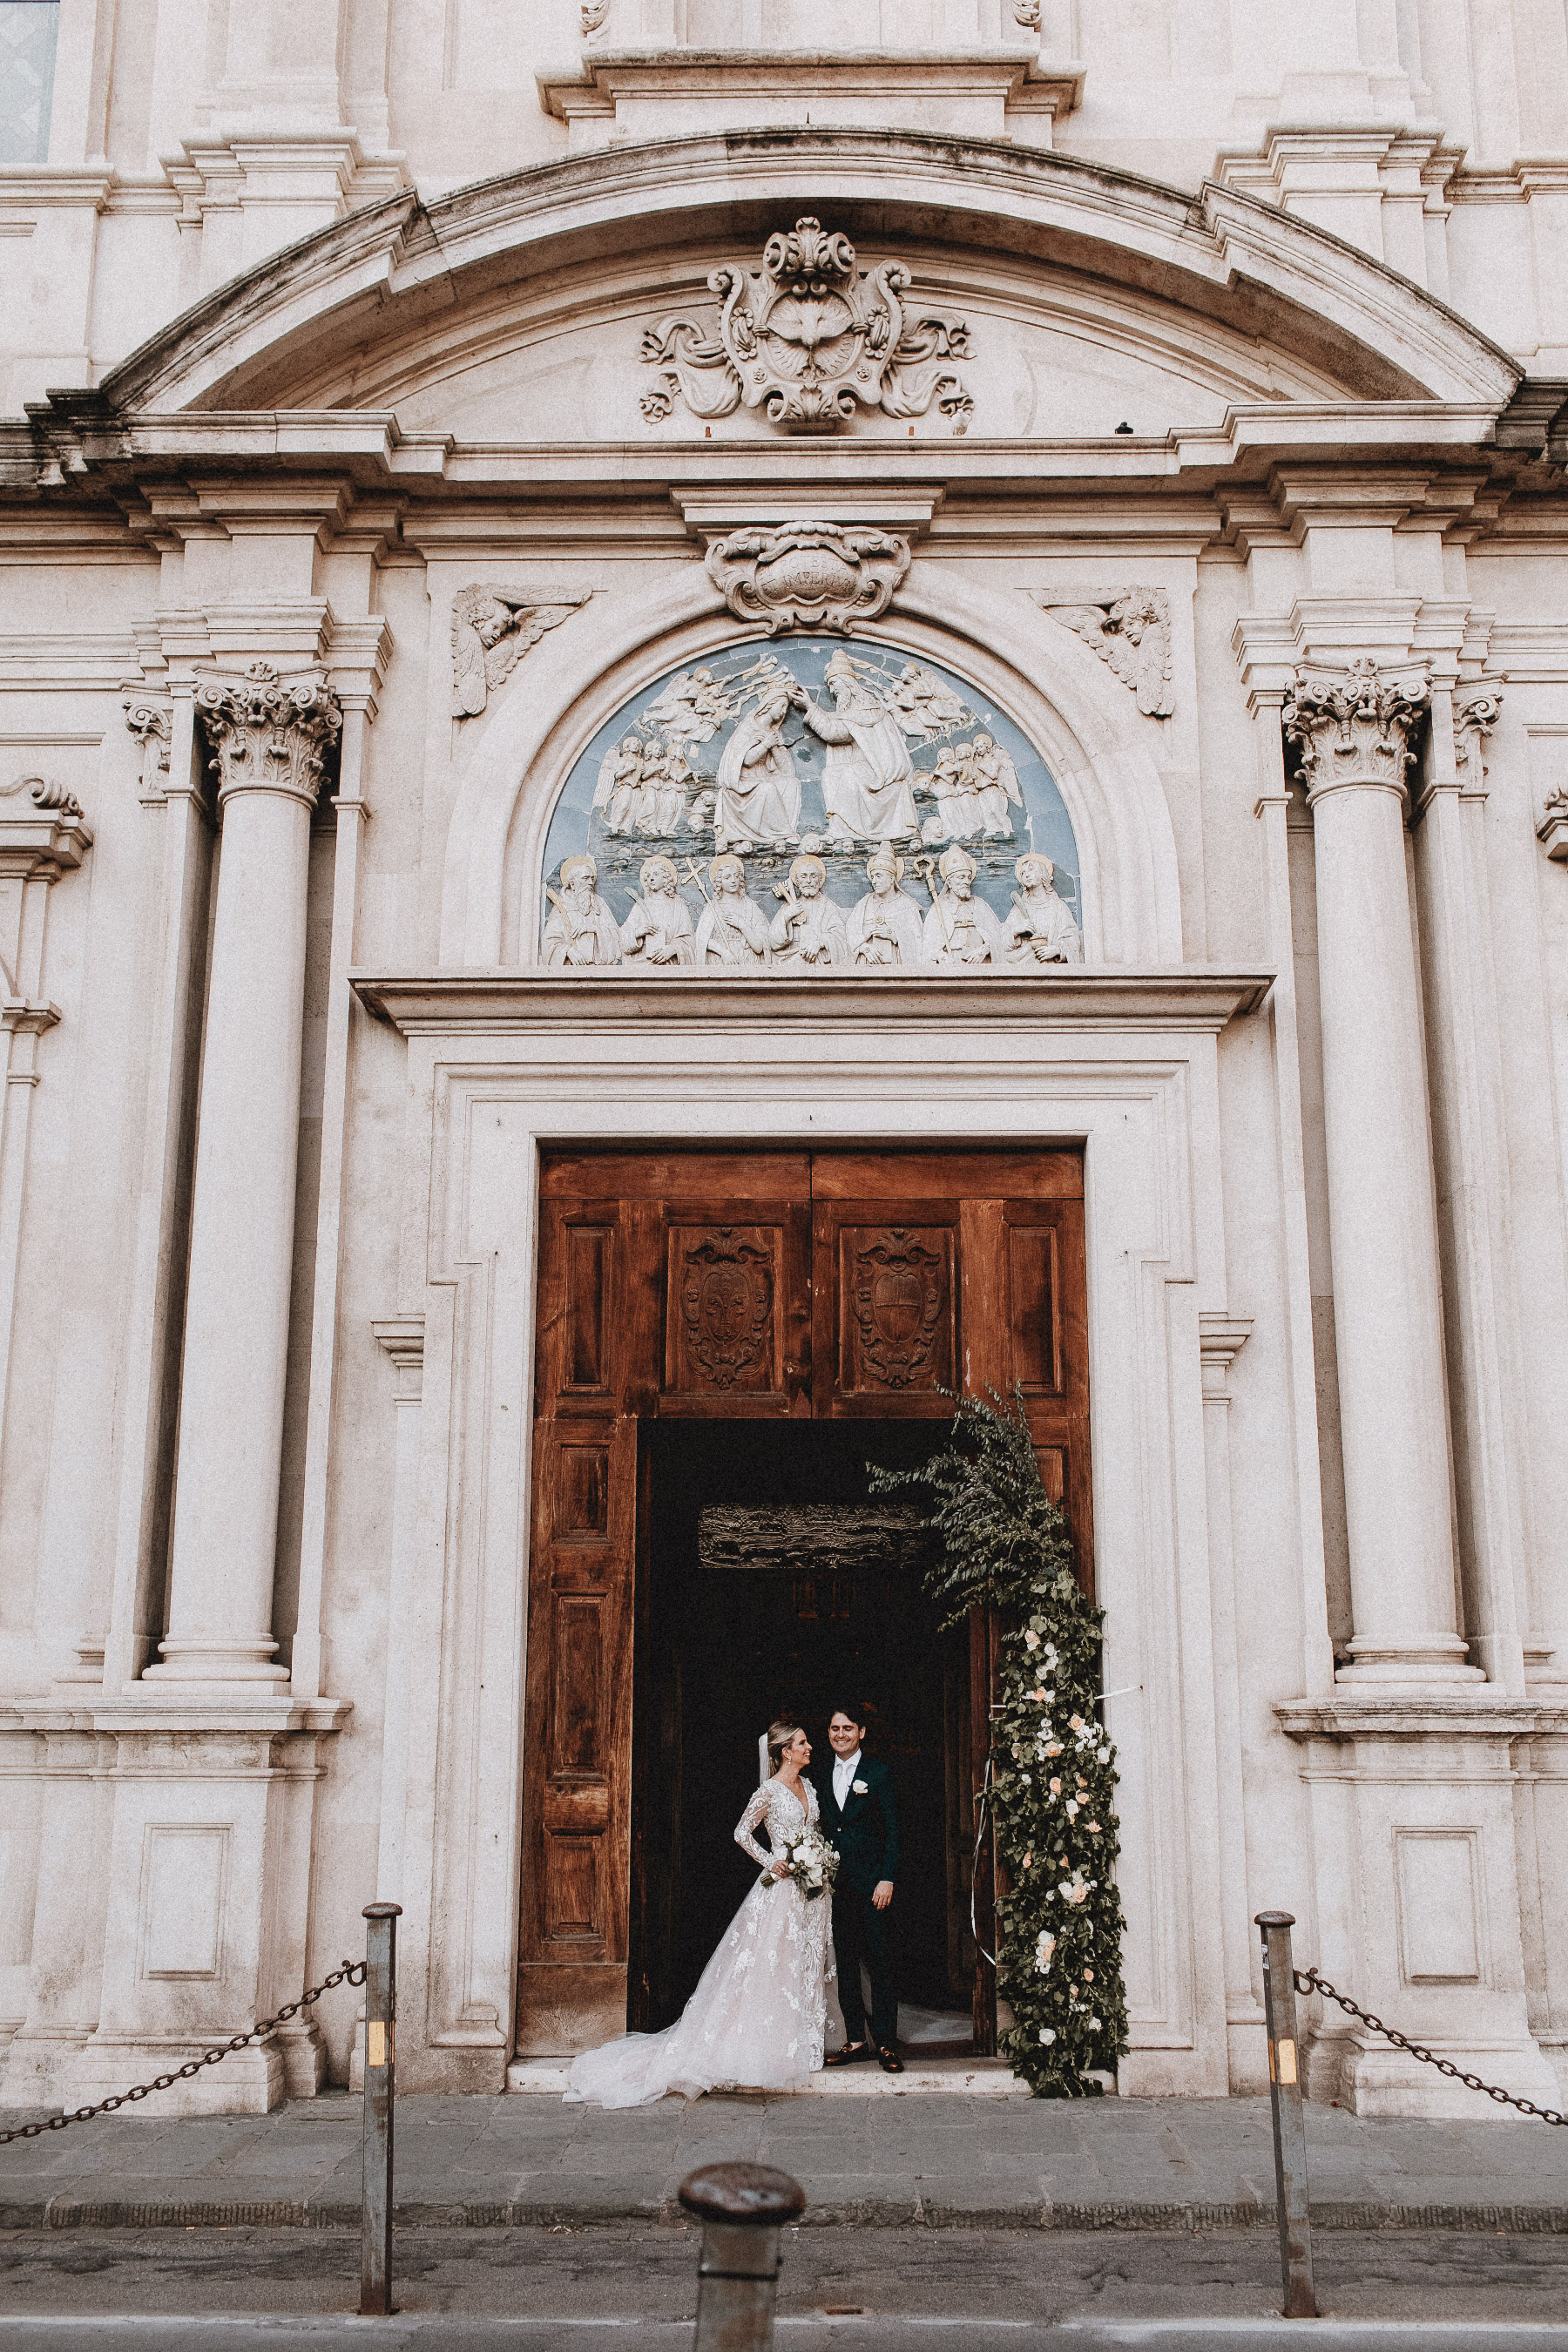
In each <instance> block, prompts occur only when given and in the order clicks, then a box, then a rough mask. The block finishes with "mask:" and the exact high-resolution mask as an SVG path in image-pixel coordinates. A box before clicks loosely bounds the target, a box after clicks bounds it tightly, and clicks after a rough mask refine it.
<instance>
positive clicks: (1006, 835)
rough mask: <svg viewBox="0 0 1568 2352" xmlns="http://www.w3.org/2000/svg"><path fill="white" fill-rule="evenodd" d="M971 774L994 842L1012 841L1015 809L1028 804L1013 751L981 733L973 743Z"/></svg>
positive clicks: (985, 822)
mask: <svg viewBox="0 0 1568 2352" xmlns="http://www.w3.org/2000/svg"><path fill="white" fill-rule="evenodd" d="M970 776H971V789H972V790H973V793H974V796H975V798H976V800H977V801H978V802H979V803H980V809H981V815H982V819H983V822H984V828H985V832H986V834H987V835H988V836H989V838H990V839H991V840H993V841H1006V840H1009V839H1010V838H1011V836H1012V832H1013V810H1014V809H1016V808H1022V807H1023V805H1024V791H1023V786H1022V785H1021V784H1020V783H1019V782H1018V771H1017V769H1016V767H1015V766H1014V764H1013V755H1012V753H1011V752H1010V751H1004V750H1003V748H1002V746H1001V744H1000V743H998V742H997V740H996V739H995V737H994V736H993V735H977V736H976V737H975V739H974V740H973V744H972V745H971V746H970Z"/></svg>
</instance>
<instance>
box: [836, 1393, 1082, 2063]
mask: <svg viewBox="0 0 1568 2352" xmlns="http://www.w3.org/2000/svg"><path fill="white" fill-rule="evenodd" d="M955 1402H956V1408H957V1409H956V1411H955V1412H954V1414H953V1422H952V1431H951V1433H950V1435H949V1439H948V1443H947V1444H946V1445H945V1446H944V1447H943V1448H942V1451H941V1453H939V1454H933V1455H932V1456H931V1459H930V1460H929V1461H927V1462H925V1463H924V1464H922V1465H921V1467H920V1468H918V1469H915V1470H882V1469H879V1468H878V1467H877V1466H876V1465H870V1484H871V1491H872V1493H873V1494H881V1495H886V1494H892V1493H895V1492H901V1493H904V1494H909V1493H910V1490H911V1489H916V1490H923V1492H924V1496H925V1497H926V1498H927V1499H926V1508H925V1521H926V1525H927V1526H928V1527H929V1528H930V1529H931V1532H932V1534H933V1535H934V1536H935V1538H937V1542H938V1545H939V1547H940V1549H939V1553H938V1558H937V1560H936V1564H935V1565H934V1566H933V1568H932V1569H931V1572H930V1574H929V1576H928V1578H927V1585H928V1589H929V1590H930V1591H931V1595H932V1598H933V1599H934V1600H935V1601H936V1604H937V1608H938V1612H939V1614H940V1618H941V1622H942V1625H943V1626H944V1627H947V1626H952V1625H959V1624H962V1623H963V1622H964V1620H965V1619H966V1618H967V1617H968V1614H969V1612H970V1611H971V1610H972V1609H975V1608H989V1609H994V1610H995V1611H997V1612H998V1614H999V1615H1000V1617H1001V1619H1002V1623H1003V1630H1002V1639H1001V1654H1000V1660H999V1664H998V1667H997V1675H996V1687H995V1690H994V1694H993V1702H992V1717H991V1774H992V1784H991V1796H990V1805H991V1817H992V1822H993V1824H994V1831H995V1840H996V1860H997V1865H998V1869H999V1873H1000V1883H1001V1884H1002V1885H1004V1886H1005V1892H1004V1893H1002V1894H1000V1895H998V1897H997V1902H996V1934H997V1948H996V1962H997V1967H996V1987H997V1991H998V1993H999V1994H1000V1995H1001V1997H1002V1998H1003V1999H1004V2000H1005V2001H1007V2002H1008V2004H1009V2005H1010V2007H1011V2009H1012V2011H1013V2024H1012V2026H1011V2027H1010V2029H1009V2030H1008V2032H1006V2033H1005V2034H1004V2035H1003V2037H1002V2042H1001V2048H1002V2054H1003V2055H1004V2057H1005V2058H1006V2059H1007V2060H1008V2061H1009V2062H1010V2063H1011V2065H1012V2067H1013V2069H1014V2072H1015V2073H1016V2074H1020V2075H1022V2076H1023V2078H1024V2080H1025V2081H1026V2082H1027V2083H1028V2084H1029V2086H1030V2088H1031V2089H1032V2090H1033V2091H1034V2093H1035V2094H1036V2095H1037V2097H1043V2098H1085V2097H1093V2096H1094V2095H1096V2094H1097V2093H1098V2092H1099V2091H1100V2087H1101V2086H1100V2084H1099V2083H1098V2082H1096V2081H1094V2080H1093V2079H1092V2078H1091V2070H1093V2071H1096V2072H1100V2073H1103V2072H1106V2071H1109V2070H1110V2069H1113V2068H1114V2066H1115V2063H1116V2061H1117V2059H1118V2058H1119V2057H1120V2056H1121V2054H1122V2053H1124V2052H1125V2050H1126V2048H1127V1996H1126V1992H1125V1990H1124V1987H1123V1984H1122V1978H1121V1931H1122V1917H1121V1897H1120V1895H1118V1893H1117V1889H1116V1881H1115V1875H1114V1872H1115V1864H1116V1858H1117V1854H1118V1853H1119V1851H1120V1839H1119V1834H1118V1826H1117V1819H1116V1807H1115V1793H1116V1780H1117V1773H1116V1751H1115V1749H1114V1748H1113V1747H1112V1746H1111V1743H1110V1739H1109V1738H1108V1737H1107V1736H1106V1733H1105V1730H1104V1727H1103V1725H1102V1723H1101V1720H1100V1712H1099V1699H1100V1626H1101V1623H1102V1622H1103V1614H1104V1612H1102V1611H1101V1610H1100V1609H1098V1608H1096V1606H1095V1605H1094V1603H1093V1602H1092V1601H1090V1600H1089V1599H1088V1597H1087V1596H1086V1594H1085V1593H1084V1591H1083V1590H1082V1588H1081V1586H1080V1585H1079V1581H1078V1579H1077V1578H1076V1577H1075V1576H1074V1574H1073V1570H1072V1549H1071V1545H1070V1542H1069V1540H1068V1529H1067V1522H1066V1520H1065V1518H1064V1517H1063V1516H1062V1513H1061V1511H1060V1510H1059V1509H1058V1507H1057V1505H1056V1504H1055V1503H1053V1502H1052V1501H1051V1499H1050V1497H1049V1496H1048V1495H1047V1493H1046V1490H1045V1488H1044V1487H1043V1486H1041V1484H1040V1474H1039V1467H1038V1465H1037V1462H1036V1459H1035V1449H1034V1445H1033V1443H1032V1441H1031V1439H1030V1435H1029V1428H1028V1423H1027V1422H1026V1418H1025V1415H1024V1406H1023V1398H1022V1395H1021V1393H1019V1392H1015V1395H1014V1397H1013V1399H1012V1400H1011V1402H1010V1404H1009V1405H1007V1406H1004V1405H1003V1403H1002V1401H1001V1399H1000V1398H996V1397H993V1399H992V1401H991V1402H989V1403H988V1402H985V1400H984V1398H981V1397H973V1396H963V1397H959V1398H957V1399H956V1400H955Z"/></svg>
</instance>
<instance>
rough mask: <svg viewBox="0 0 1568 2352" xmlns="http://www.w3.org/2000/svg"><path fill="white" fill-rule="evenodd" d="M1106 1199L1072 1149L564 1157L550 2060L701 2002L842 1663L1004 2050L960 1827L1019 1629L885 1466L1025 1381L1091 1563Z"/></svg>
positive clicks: (949, 2010)
mask: <svg viewBox="0 0 1568 2352" xmlns="http://www.w3.org/2000/svg"><path fill="white" fill-rule="evenodd" d="M1083 1209H1084V1202H1083V1158H1082V1154H1081V1153H1080V1152H1079V1151H1076V1150H1063V1149H1052V1148H1047V1149H1042V1150H1037V1151H1018V1150H994V1151H991V1150H969V1151H963V1150H958V1151H947V1152H931V1151H921V1150H909V1151H900V1150H890V1151H884V1152H879V1153H871V1152H865V1151H857V1150H832V1151H822V1152H812V1153H807V1152H800V1151H774V1150H767V1149H765V1148H764V1149H759V1150H747V1151H743V1152H742V1151H735V1152H699V1151H682V1150H657V1149H655V1150H649V1151H647V1152H644V1153H640V1154H637V1155H631V1154H626V1153H622V1152H618V1151H615V1150H608V1151H602V1152H592V1151H580V1152H573V1151H562V1152H559V1153H555V1152H551V1153H546V1154H545V1155H544V1157H543V1160H542V1168H541V1184H540V1226H539V1230H540V1245H539V1280H538V1290H537V1307H536V1327H537V1334H538V1345H537V1362H536V1370H535V1382H534V1444H533V1505H532V1538H531V1558H530V1573H529V1633H528V1653H527V1675H526V1699H525V1713H524V1725H523V1766H524V1773H523V1869H522V1901H521V1920H520V1937H519V1966H518V1991H517V2052H518V2056H519V2058H520V2060H525V2061H526V2060H529V2059H531V2058H536V2057H537V2058H545V2057H548V2058H556V2057H560V2056H562V2055H564V2054H567V2053H571V2052H573V2051H574V2050H578V2049H583V2048H585V2047H588V2046H590V2045H591V2044H593V2043H594V2042H598V2041H602V2040H604V2039H605V2037H606V2036H607V2035H609V2034H612V2033H616V2032H620V2031H622V2030H623V2029H624V2028H625V2027H626V2026H627V2025H628V2024H630V2025H631V2026H632V2027H633V2028H634V2029H636V2028H647V2027H650V2026H657V2025H660V2024H663V2023H665V2022H667V2021H668V2019H669V2018H670V2017H671V2016H673V2015H674V2014H675V2013H676V2012H677V2011H679V2008H680V2006H681V2005H682V2003H683V2002H684V2000H686V1998H687V1996H688V1995H689V1992H690V1990H691V1988H692V1985H693V1984H694V1983H695V1981H696V1978H697V1976H698V1974H699V1973H700V1969H701V1966H702V1962H703V1960H704V1959H705V1958H706V1957H707V1954H708V1953H709V1952H710V1951H711V1949H712V1948H713V1945H714V1943H715V1942H716V1941H717V1939H718V1936H719V1933H720V1932H721V1928H722V1927H723V1925H724V1923H725V1921H726V1919H727V1918H728V1917H729V1916H731V1914H732V1912H733V1910H734V1908H735V1906H736V1905H737V1904H738V1902H739V1900H740V1898H741V1895H742V1894H743V1893H744V1891H745V1877H746V1869H747V1865H746V1864H745V1863H744V1860H743V1857H742V1856H741V1855H740V1853H738V1851H737V1849H736V1848H735V1846H734V1845H733V1843H732V1832H733V1827H734V1822H735V1820H736V1818H737V1817H738V1814H739V1811H740V1809H741V1805H742V1802H743V1801H744V1792H745V1790H746V1787H747V1786H748V1784H750V1785H754V1782H751V1774H752V1771H754V1770H755V1769H756V1767H755V1757H756V1742H757V1739H758V1737H759V1734H760V1733H761V1732H762V1731H763V1729H764V1727H765V1726H766V1724H767V1722H768V1720H769V1718H770V1717H771V1715H772V1714H773V1711H774V1709H775V1707H777V1706H790V1707H799V1708H800V1709H801V1710H802V1711H803V1712H805V1714H806V1716H807V1721H808V1727H809V1728H810V1729H811V1731H812V1735H813V1738H814V1739H816V1738H820V1737H821V1736H822V1734H823V1733H824V1731H825V1728H826V1713H827V1711H828V1709H829V1708H830V1706H831V1705H832V1704H833V1698H834V1695H835V1690H836V1685H837V1680H838V1678H839V1677H840V1675H844V1674H845V1673H846V1672H847V1674H848V1675H849V1678H850V1679H851V1680H852V1681H856V1682H864V1683H865V1685H866V1688H865V1690H864V1692H863V1694H862V1696H865V1697H868V1698H870V1699H872V1700H874V1701H875V1702H876V1703H877V1706H878V1707H879V1711H882V1710H886V1711H887V1730H886V1737H887V1738H888V1739H889V1740H891V1741H901V1742H905V1743H908V1744H909V1758H910V1766H911V1770H910V1773H909V1774H905V1773H904V1772H903V1771H902V1770H901V1769H900V1778H901V1779H908V1780H909V1782H910V1787H909V1791H908V1795H907V1799H906V1801H907V1802H908V1804H909V1806H910V1826H911V1832H912V1838H913V1848H914V1849H918V1850H919V1851H920V1852H921V1856H922V1859H921V1864H920V1866H919V1878H920V1885H919V1887H918V1888H911V1887H910V1883H909V1873H908V1872H907V1871H906V1873H905V1883H904V1889H903V1893H902V1895H900V1910H901V1911H902V1912H903V1913H904V1918H903V1920H902V1922H901V1923H900V1924H901V1926H902V1927H903V1930H904V1935H905V1940H906V1947H907V1958H908V1965H907V1967H906V1971H905V1978H906V1994H907V1997H908V1998H909V1999H910V2001H911V2003H912V2005H913V2006H914V2007H916V2008H918V2009H921V2010H925V2011H928V2012H931V2013H932V2014H934V2015H938V2016H946V2017H952V2015H953V2014H954V2013H955V2003H961V2002H962V2000H963V1991H964V1990H965V1988H966V1986H967V1987H968V1988H969V1989H970V1990H971V1993H972V2000H971V2011H970V2015H971V2032H972V2035H973V2052H974V2053H977V2054H979V2055H982V2056H986V2055H989V2054H990V2053H994V2049H995V2033H996V2021H995V1998H994V1984H993V1982H992V1971H991V1969H989V1967H988V1966H987V1965H986V1964H985V1963H984V1959H983V1958H982V1959H980V1960H978V1961H977V1960H976V1958H975V1936H977V1938H978V1944H979V1947H980V1948H981V1950H982V1951H984V1948H986V1947H988V1946H990V1945H991V1942H992V1934H993V1921H992V1908H991V1906H992V1903H993V1899H994V1887H993V1884H992V1864H991V1857H990V1853H989V1850H988V1845H987V1843H986V1842H985V1841H984V1840H982V1841H981V1843H980V1847H979V1849H978V1854H977V1858H976V1860H975V1864H974V1885H973V1925H974V1935H971V1934H970V1933H969V1932H968V1930H969V1914H970V1908H971V1897H970V1889H969V1885H968V1880H967V1876H966V1872H965V1864H964V1858H963V1850H964V1847H965V1846H966V1845H967V1846H968V1847H969V1849H970V1853H971V1854H972V1855H974V1854H975V1847H974V1814H973V1798H974V1792H975V1791H976V1790H977V1789H978V1788H979V1786H980V1783H981V1780H982V1779H983V1776H984V1747H985V1741H984V1727H985V1721H986V1708H987V1706H988V1703H989V1697H990V1690H991V1679H992V1672H993V1664H994V1647H995V1640H996V1630H995V1627H994V1625H993V1624H991V1623H989V1622H984V1617H983V1612H982V1614H981V1615H980V1616H978V1617H972V1619H971V1621H970V1623H969V1625H968V1627H967V1631H966V1633H960V1634H959V1635H958V1636H957V1637H956V1638H953V1639H947V1638H942V1637H939V1636H938V1635H937V1633H936V1630H935V1624H934V1618H933V1615H932V1612H931V1608H930V1604H929V1602H928V1601H926V1599H925V1597H924V1595H923V1592H922V1591H921V1578H920V1574H919V1570H918V1566H917V1565H916V1562H915V1559H914V1557H913V1550H912V1548H911V1546H910V1543H909V1542H908V1541H907V1540H905V1539H904V1538H907V1537H908V1534H909V1530H908V1528H907V1527H906V1528H905V1529H904V1530H903V1534H902V1536H901V1537H900V1534H899V1532H898V1529H897V1527H896V1523H894V1522H893V1521H890V1520H889V1517H888V1516H887V1514H886V1513H885V1512H883V1513H881V1514H880V1516H877V1515H876V1514H871V1515H870V1516H868V1507H869V1506H870V1503H871V1497H870V1496H869V1494H868V1486H867V1483H866V1463H867V1461H868V1458H870V1457H873V1456H874V1457H875V1458H878V1459H880V1460H884V1461H888V1462H889V1463H891V1462H895V1461H904V1462H909V1461H913V1460H918V1459H920V1458H921V1456H922V1455H923V1454H924V1453H925V1452H926V1451H927V1449H928V1448H929V1446H930V1445H931V1443H932V1442H933V1441H934V1440H935V1439H936V1438H937V1437H938V1436H939V1435H940V1433H941V1432H942V1429H943V1428H944V1427H945V1425H946V1423H947V1422H948V1420H949V1417H950V1415H951V1412H952V1403H951V1395H952V1391H954V1390H956V1389H960V1388H967V1389H970V1390H973V1391H984V1390H986V1389H988V1388H989V1389H994V1390H995V1391H999V1392H1003V1393H1005V1392H1008V1391H1012V1390H1013V1388H1014V1387H1015V1384H1016V1386H1017V1387H1018V1388H1019V1390H1020V1391H1021V1392H1022V1395H1023V1399H1024V1404H1025V1409H1026V1413H1027V1416H1028V1420H1029V1423H1030V1428H1031V1432H1032V1434H1033V1437H1034V1441H1035V1446H1036V1451H1037V1459H1038V1461H1039V1464H1040V1468H1041V1474H1042V1476H1043V1477H1044V1478H1045V1480H1046V1483H1047V1488H1048V1489H1049V1490H1050V1491H1051V1492H1053V1493H1055V1494H1056V1495H1058V1496H1060V1497H1061V1499H1062V1502H1063V1505H1064V1507H1065V1508H1066V1510H1067V1512H1068V1519H1069V1523H1070V1524H1071V1527H1072V1529H1073V1532H1074V1536H1075V1538H1076V1540H1077V1545H1078V1550H1079V1562H1080V1567H1081V1570H1082V1572H1083V1573H1084V1575H1085V1577H1086V1579H1087V1578H1089V1577H1090V1576H1091V1573H1092V1521H1091V1513H1090V1497H1089V1370H1088V1338H1087V1333H1088V1318H1087V1302H1086V1296H1085V1258H1084V1223H1083ZM705 1511H706V1513H707V1514H708V1517H707V1520H706V1525H705V1524H704V1512H705ZM737 1513H742V1514H748V1515H749V1516H748V1517H743V1518H742V1517H736V1516H735V1515H736V1514H737ZM825 1513H826V1514H827V1516H826V1517H825V1516H824V1514H825ZM834 1514H837V1517H835V1516H833V1515H834ZM836 1562H837V1566H836V1565H835V1563H836ZM825 1610H826V1612H842V1613H840V1614H838V1615H835V1614H833V1613H829V1614H827V1615H826V1616H825V1615H824V1611H825ZM706 1709H710V1710H711V1716H712V1720H711V1722H709V1720H708V1716H707V1714H706V1713H705V1710H706ZM893 1753H894V1759H895V1761H897V1760H898V1749H897V1748H894V1751H893ZM705 1759H706V1760H705ZM709 1766H711V1769H709ZM823 1769H827V1767H826V1763H824V1766H823ZM912 1850H913V1849H912ZM906 1895H907V1896H908V1900H907V1902H906V1901H905V1900H904V1896H906ZM928 1915H929V1916H928ZM917 1993H923V1994H924V1995H925V1996H926V1998H924V1999H919V1998H917ZM942 2031H943V2032H944V2034H947V2033H949V2032H950V2029H948V2028H947V2027H945V2026H944V2027H943V2029H942ZM951 2038H952V2039H956V2038H957V2037H956V2036H955V2035H954V2036H952V2037H951Z"/></svg>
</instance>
